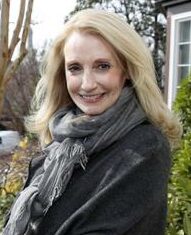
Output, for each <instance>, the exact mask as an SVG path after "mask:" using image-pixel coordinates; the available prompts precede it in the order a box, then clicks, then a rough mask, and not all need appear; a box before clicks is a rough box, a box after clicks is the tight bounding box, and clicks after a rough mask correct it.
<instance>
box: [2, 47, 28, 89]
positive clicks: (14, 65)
mask: <svg viewBox="0 0 191 235" xmlns="http://www.w3.org/2000/svg"><path fill="white" fill-rule="evenodd" d="M27 52H28V51H27V50H26V49H25V48H24V49H23V51H22V54H20V55H19V57H18V58H17V59H15V60H14V61H13V62H12V63H10V64H9V66H8V68H7V70H6V73H5V75H4V80H3V86H5V87H6V85H7V83H8V82H9V81H10V80H11V79H12V77H13V75H14V73H15V71H16V70H17V69H18V67H19V65H20V63H21V62H22V60H23V59H24V57H25V56H26V54H27Z"/></svg>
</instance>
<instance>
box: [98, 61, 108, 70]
mask: <svg viewBox="0 0 191 235" xmlns="http://www.w3.org/2000/svg"><path fill="white" fill-rule="evenodd" d="M97 68H98V69H99V70H101V71H107V70H109V69H110V68H111V65H110V64H109V63H101V64H99V65H98V66H97Z"/></svg>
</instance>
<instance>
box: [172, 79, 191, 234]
mask: <svg viewBox="0 0 191 235" xmlns="http://www.w3.org/2000/svg"><path fill="white" fill-rule="evenodd" d="M173 108H174V110H175V112H177V113H178V114H179V115H180V118H181V121H182V124H183V129H184V135H183V139H182V141H181V145H180V148H179V149H178V150H177V151H175V152H174V153H173V163H172V170H171V177H170V182H169V193H168V226H167V235H191V76H190V77H188V78H186V79H183V80H182V82H181V84H180V87H179V89H178V92H177V97H176V100H175V102H174V105H173Z"/></svg>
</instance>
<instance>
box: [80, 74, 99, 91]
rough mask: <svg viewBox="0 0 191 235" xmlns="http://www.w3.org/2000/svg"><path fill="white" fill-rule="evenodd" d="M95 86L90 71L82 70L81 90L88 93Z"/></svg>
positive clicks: (94, 80)
mask: <svg viewBox="0 0 191 235" xmlns="http://www.w3.org/2000/svg"><path fill="white" fill-rule="evenodd" d="M96 86H97V84H96V79H95V77H94V74H93V73H92V71H88V70H87V71H86V70H84V73H83V76H82V83H81V89H82V90H84V91H87V92H88V91H92V90H94V89H95V88H96Z"/></svg>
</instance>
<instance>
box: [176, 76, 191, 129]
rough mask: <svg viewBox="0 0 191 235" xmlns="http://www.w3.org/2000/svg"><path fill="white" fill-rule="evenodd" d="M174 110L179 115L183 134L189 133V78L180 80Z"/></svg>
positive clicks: (190, 108)
mask: <svg viewBox="0 0 191 235" xmlns="http://www.w3.org/2000/svg"><path fill="white" fill-rule="evenodd" d="M174 110H175V111H176V112H178V113H180V118H181V120H182V123H183V128H184V133H185V132H190V131H191V76H190V77H188V78H185V79H183V80H182V82H181V84H180V87H179V89H178V93H177V97H176V101H175V103H174Z"/></svg>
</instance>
